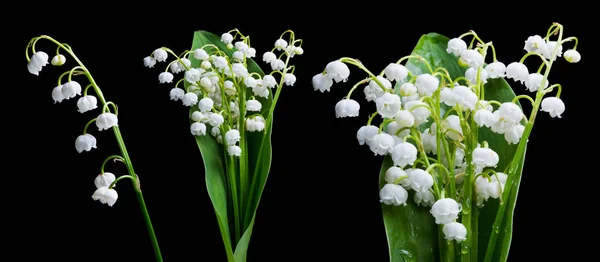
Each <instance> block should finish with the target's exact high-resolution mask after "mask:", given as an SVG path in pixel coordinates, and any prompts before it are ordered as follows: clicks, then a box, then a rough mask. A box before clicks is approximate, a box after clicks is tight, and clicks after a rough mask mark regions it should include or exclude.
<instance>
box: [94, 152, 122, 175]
mask: <svg viewBox="0 0 600 262" xmlns="http://www.w3.org/2000/svg"><path fill="white" fill-rule="evenodd" d="M111 159H114V160H115V161H117V160H118V161H123V162H125V160H124V159H123V158H122V157H121V156H119V155H112V156H109V157H107V158H106V159H104V161H103V162H102V166H100V174H104V166H105V165H106V163H108V161H110V160H111Z"/></svg>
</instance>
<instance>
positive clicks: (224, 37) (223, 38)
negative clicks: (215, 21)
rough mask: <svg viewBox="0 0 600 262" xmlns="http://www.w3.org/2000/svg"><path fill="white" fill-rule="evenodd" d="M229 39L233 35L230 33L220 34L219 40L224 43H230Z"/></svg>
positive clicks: (231, 39) (231, 38)
mask: <svg viewBox="0 0 600 262" xmlns="http://www.w3.org/2000/svg"><path fill="white" fill-rule="evenodd" d="M231 41H233V35H231V34H230V33H223V34H222V35H221V42H223V43H224V44H226V45H227V44H231Z"/></svg>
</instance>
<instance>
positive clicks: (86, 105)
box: [77, 95, 98, 113]
mask: <svg viewBox="0 0 600 262" xmlns="http://www.w3.org/2000/svg"><path fill="white" fill-rule="evenodd" d="M77 108H78V110H77V111H79V113H85V112H87V111H90V110H94V109H96V108H98V99H96V97H95V96H91V95H85V96H82V97H80V98H79V100H77Z"/></svg>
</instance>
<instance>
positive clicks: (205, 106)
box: [198, 97, 214, 113]
mask: <svg viewBox="0 0 600 262" xmlns="http://www.w3.org/2000/svg"><path fill="white" fill-rule="evenodd" d="M213 105H214V102H213V100H212V99H211V98H210V97H204V98H202V99H200V101H199V102H198V109H199V110H200V112H202V113H206V112H208V111H210V110H212V109H213Z"/></svg>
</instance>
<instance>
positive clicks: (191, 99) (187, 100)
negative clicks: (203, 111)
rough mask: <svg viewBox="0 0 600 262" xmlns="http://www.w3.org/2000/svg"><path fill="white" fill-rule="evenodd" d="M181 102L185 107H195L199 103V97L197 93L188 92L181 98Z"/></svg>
mask: <svg viewBox="0 0 600 262" xmlns="http://www.w3.org/2000/svg"><path fill="white" fill-rule="evenodd" d="M181 102H182V103H183V105H184V106H194V105H196V103H198V95H196V93H192V92H187V93H186V94H185V95H183V97H182V98H181Z"/></svg>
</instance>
